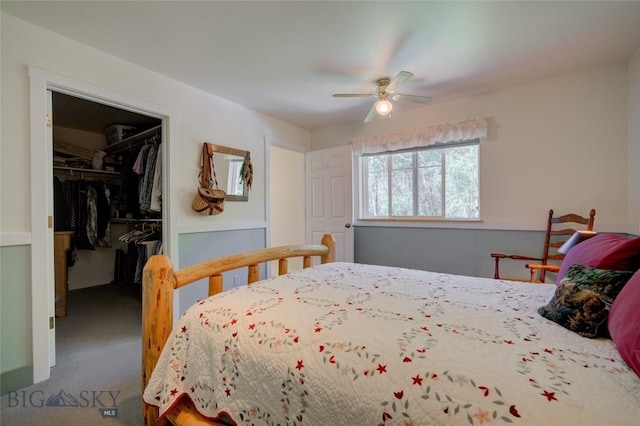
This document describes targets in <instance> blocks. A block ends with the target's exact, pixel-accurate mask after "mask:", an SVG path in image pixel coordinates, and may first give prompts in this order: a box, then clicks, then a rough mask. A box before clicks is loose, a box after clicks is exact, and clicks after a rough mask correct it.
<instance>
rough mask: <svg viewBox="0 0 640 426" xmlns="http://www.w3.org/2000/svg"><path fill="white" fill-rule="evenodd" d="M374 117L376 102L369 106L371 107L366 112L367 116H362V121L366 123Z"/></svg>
mask: <svg viewBox="0 0 640 426" xmlns="http://www.w3.org/2000/svg"><path fill="white" fill-rule="evenodd" d="M374 118H376V104H375V103H374V104H373V105H372V106H371V109H370V110H369V114H367V116H366V117H365V118H364V122H365V123H368V122H370V121H372V120H373V119H374Z"/></svg>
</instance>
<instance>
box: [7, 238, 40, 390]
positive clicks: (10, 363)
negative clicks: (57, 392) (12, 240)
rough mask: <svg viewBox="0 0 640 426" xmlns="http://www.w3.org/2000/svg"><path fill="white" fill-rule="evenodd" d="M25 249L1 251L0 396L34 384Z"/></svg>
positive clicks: (27, 248)
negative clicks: (0, 361)
mask: <svg viewBox="0 0 640 426" xmlns="http://www.w3.org/2000/svg"><path fill="white" fill-rule="evenodd" d="M29 259H31V255H30V247H29V246H28V245H18V246H5V247H0V359H1V360H2V363H1V366H2V370H1V372H2V374H0V384H1V385H2V386H1V391H2V392H1V393H2V394H3V395H4V393H5V392H6V391H7V390H15V389H20V388H22V387H24V386H27V385H30V384H32V383H33V366H32V359H31V352H32V344H31V336H32V333H31V263H30V261H29Z"/></svg>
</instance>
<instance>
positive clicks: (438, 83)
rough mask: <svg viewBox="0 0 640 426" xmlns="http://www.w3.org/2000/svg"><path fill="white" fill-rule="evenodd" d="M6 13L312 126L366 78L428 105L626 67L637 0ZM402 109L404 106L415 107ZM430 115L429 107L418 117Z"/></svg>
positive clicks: (56, 4)
mask: <svg viewBox="0 0 640 426" xmlns="http://www.w3.org/2000/svg"><path fill="white" fill-rule="evenodd" d="M0 8H1V10H2V12H5V13H8V14H11V15H13V16H15V17H17V18H19V19H22V20H25V21H28V22H31V23H33V24H35V25H38V26H40V27H43V28H46V29H48V30H51V31H53V32H56V33H59V34H62V35H64V36H66V37H69V38H71V39H75V40H77V41H79V42H81V43H84V44H87V45H89V46H93V47H95V48H96V49H99V50H102V51H105V52H108V53H111V54H113V55H115V56H118V57H121V58H123V59H126V60H127V61H130V62H133V63H136V64H138V65H141V66H143V67H146V68H149V69H153V70H155V71H157V72H159V73H161V74H164V75H166V76H169V77H171V78H174V79H176V80H179V81H182V82H185V83H187V84H189V85H191V86H194V87H197V88H200V89H202V90H204V91H206V92H210V93H212V94H215V95H217V96H220V97H222V98H225V99H227V100H229V101H232V102H234V103H238V104H241V105H244V106H246V107H248V108H251V109H253V110H256V111H261V112H263V113H265V114H267V115H270V116H272V117H276V118H279V119H281V120H284V121H286V122H289V123H292V124H295V125H297V126H299V127H302V128H305V129H309V130H313V129H317V128H322V127H327V126H332V125H336V124H341V123H345V122H353V121H361V120H362V119H364V117H365V115H366V114H367V112H368V111H369V108H370V107H371V104H372V102H373V101H372V100H371V99H366V98H364V99H357V98H348V99H344V98H333V97H332V96H331V95H332V94H333V93H370V92H374V90H375V81H376V80H377V79H379V78H381V77H393V76H394V75H395V74H397V73H398V72H399V71H402V70H407V71H411V72H412V73H414V74H415V77H414V78H413V79H412V80H410V81H409V82H407V83H406V84H404V86H402V88H401V89H400V90H398V93H405V94H416V95H426V96H431V97H433V98H434V102H443V101H447V100H451V99H454V98H458V97H462V96H469V95H473V94H478V93H482V92H485V91H489V90H494V89H499V88H503V87H508V86H513V85H517V84H521V83H526V82H528V81H534V80H539V79H543V78H547V77H551V76H554V75H559V74H564V73H570V72H573V71H576V70H580V69H584V68H588V67H595V66H599V65H603V64H607V63H613V62H619V61H624V60H626V59H628V58H629V57H630V56H631V55H632V54H633V52H634V51H635V50H636V49H638V48H639V47H640V1H623V2H616V1H567V2H560V1H497V2H492V1H473V2H462V1H439V2H431V1H411V2H400V1H374V2H364V1H288V2H276V1H230V2H225V1H196V2H191V1H161V2H155V1H7V0H3V1H1V2H0ZM419 106H420V105H417V104H415V105H414V104H407V103H403V104H402V105H400V104H397V105H396V108H398V109H399V110H402V109H406V108H412V107H419ZM426 108H428V107H426Z"/></svg>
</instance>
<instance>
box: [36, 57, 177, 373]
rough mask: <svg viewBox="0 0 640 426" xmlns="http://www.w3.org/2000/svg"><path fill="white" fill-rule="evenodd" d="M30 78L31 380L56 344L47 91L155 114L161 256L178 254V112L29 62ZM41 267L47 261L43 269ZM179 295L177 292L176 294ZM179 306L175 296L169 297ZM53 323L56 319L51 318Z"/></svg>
mask: <svg viewBox="0 0 640 426" xmlns="http://www.w3.org/2000/svg"><path fill="white" fill-rule="evenodd" d="M28 76H29V89H30V94H29V97H30V98H29V101H30V102H29V108H30V127H29V128H30V149H31V154H30V178H31V184H30V190H31V193H30V194H31V196H30V200H31V207H30V211H31V321H32V323H31V328H32V361H33V383H38V382H41V381H43V380H46V379H48V378H49V377H50V375H51V372H50V356H51V353H50V348H51V347H52V346H53V347H55V346H54V345H55V334H54V332H53V331H50V327H49V318H50V316H51V315H53V314H54V310H53V306H50V305H51V304H52V303H53V297H49V294H50V291H51V292H52V291H53V285H54V275H53V270H52V268H50V267H49V266H48V265H53V244H49V241H53V238H52V234H53V223H50V220H49V217H53V211H49V208H48V206H49V205H53V203H49V201H50V200H52V199H53V173H52V167H50V166H52V164H48V163H50V162H51V157H52V155H53V154H52V152H53V145H52V144H53V141H52V138H51V139H48V138H47V134H48V131H49V128H48V127H47V123H46V120H47V108H48V103H47V92H48V91H54V92H60V93H65V94H68V95H71V96H75V97H78V98H83V99H86V100H89V101H92V102H98V103H101V104H105V105H110V106H113V107H116V108H120V109H124V110H129V111H133V112H138V113H141V114H146V115H150V116H152V117H157V118H159V119H161V120H162V128H163V132H162V143H163V151H164V155H163V156H162V169H163V173H162V187H163V193H164V194H165V196H163V199H164V200H167V202H165V205H163V209H162V219H163V247H164V252H165V254H167V255H169V256H171V257H173V258H178V246H177V244H178V241H177V238H174V237H173V235H174V233H173V230H175V229H177V216H178V215H177V207H178V206H177V205H173V204H175V203H173V204H172V203H170V202H168V200H170V199H171V194H174V193H175V192H176V189H175V188H174V186H175V185H174V184H172V179H171V178H170V177H171V168H170V165H171V158H178V152H177V148H178V147H177V144H171V143H170V142H171V141H172V140H173V141H176V140H178V134H177V133H178V131H177V126H171V125H170V123H172V122H174V123H175V122H176V121H177V117H178V114H177V113H176V112H175V111H174V110H173V109H171V108H169V107H166V106H160V105H156V104H153V103H151V102H148V101H145V100H142V99H138V98H133V97H131V96H127V95H123V94H121V93H118V92H116V91H113V90H110V89H105V88H103V87H98V86H94V85H92V84H89V83H85V82H82V81H79V80H75V79H73V78H69V77H65V76H62V75H59V74H55V73H53V72H50V71H46V70H43V69H40V68H37V67H34V66H29V67H28ZM43 265H47V267H46V268H43V267H42V266H43ZM176 296H177V297H176V299H179V295H176ZM174 302H175V304H176V305H177V304H179V300H174ZM54 321H55V320H54Z"/></svg>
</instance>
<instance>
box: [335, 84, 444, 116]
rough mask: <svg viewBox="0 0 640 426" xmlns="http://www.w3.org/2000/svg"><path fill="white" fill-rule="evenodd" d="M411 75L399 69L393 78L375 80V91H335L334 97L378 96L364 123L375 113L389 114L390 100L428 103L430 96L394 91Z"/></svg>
mask: <svg viewBox="0 0 640 426" xmlns="http://www.w3.org/2000/svg"><path fill="white" fill-rule="evenodd" d="M412 77H413V73H410V72H409V71H400V72H399V73H398V74H397V75H396V76H395V77H393V79H391V80H389V79H388V78H381V79H379V80H378V81H376V86H377V87H376V91H375V93H335V94H334V95H333V97H334V98H378V100H377V101H376V102H375V103H374V104H373V106H372V107H371V109H370V110H369V114H367V116H366V117H365V119H364V122H365V123H368V122H370V121H371V120H373V119H374V118H375V116H376V115H381V116H386V115H389V113H390V112H391V110H392V109H393V104H392V103H391V101H392V100H393V101H409V102H417V103H420V104H428V103H429V102H431V100H432V98H430V97H428V96H417V95H401V94H399V93H395V92H396V90H398V88H399V87H400V86H402V85H403V84H404V83H406V82H407V81H408V80H410V79H411V78H412Z"/></svg>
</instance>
